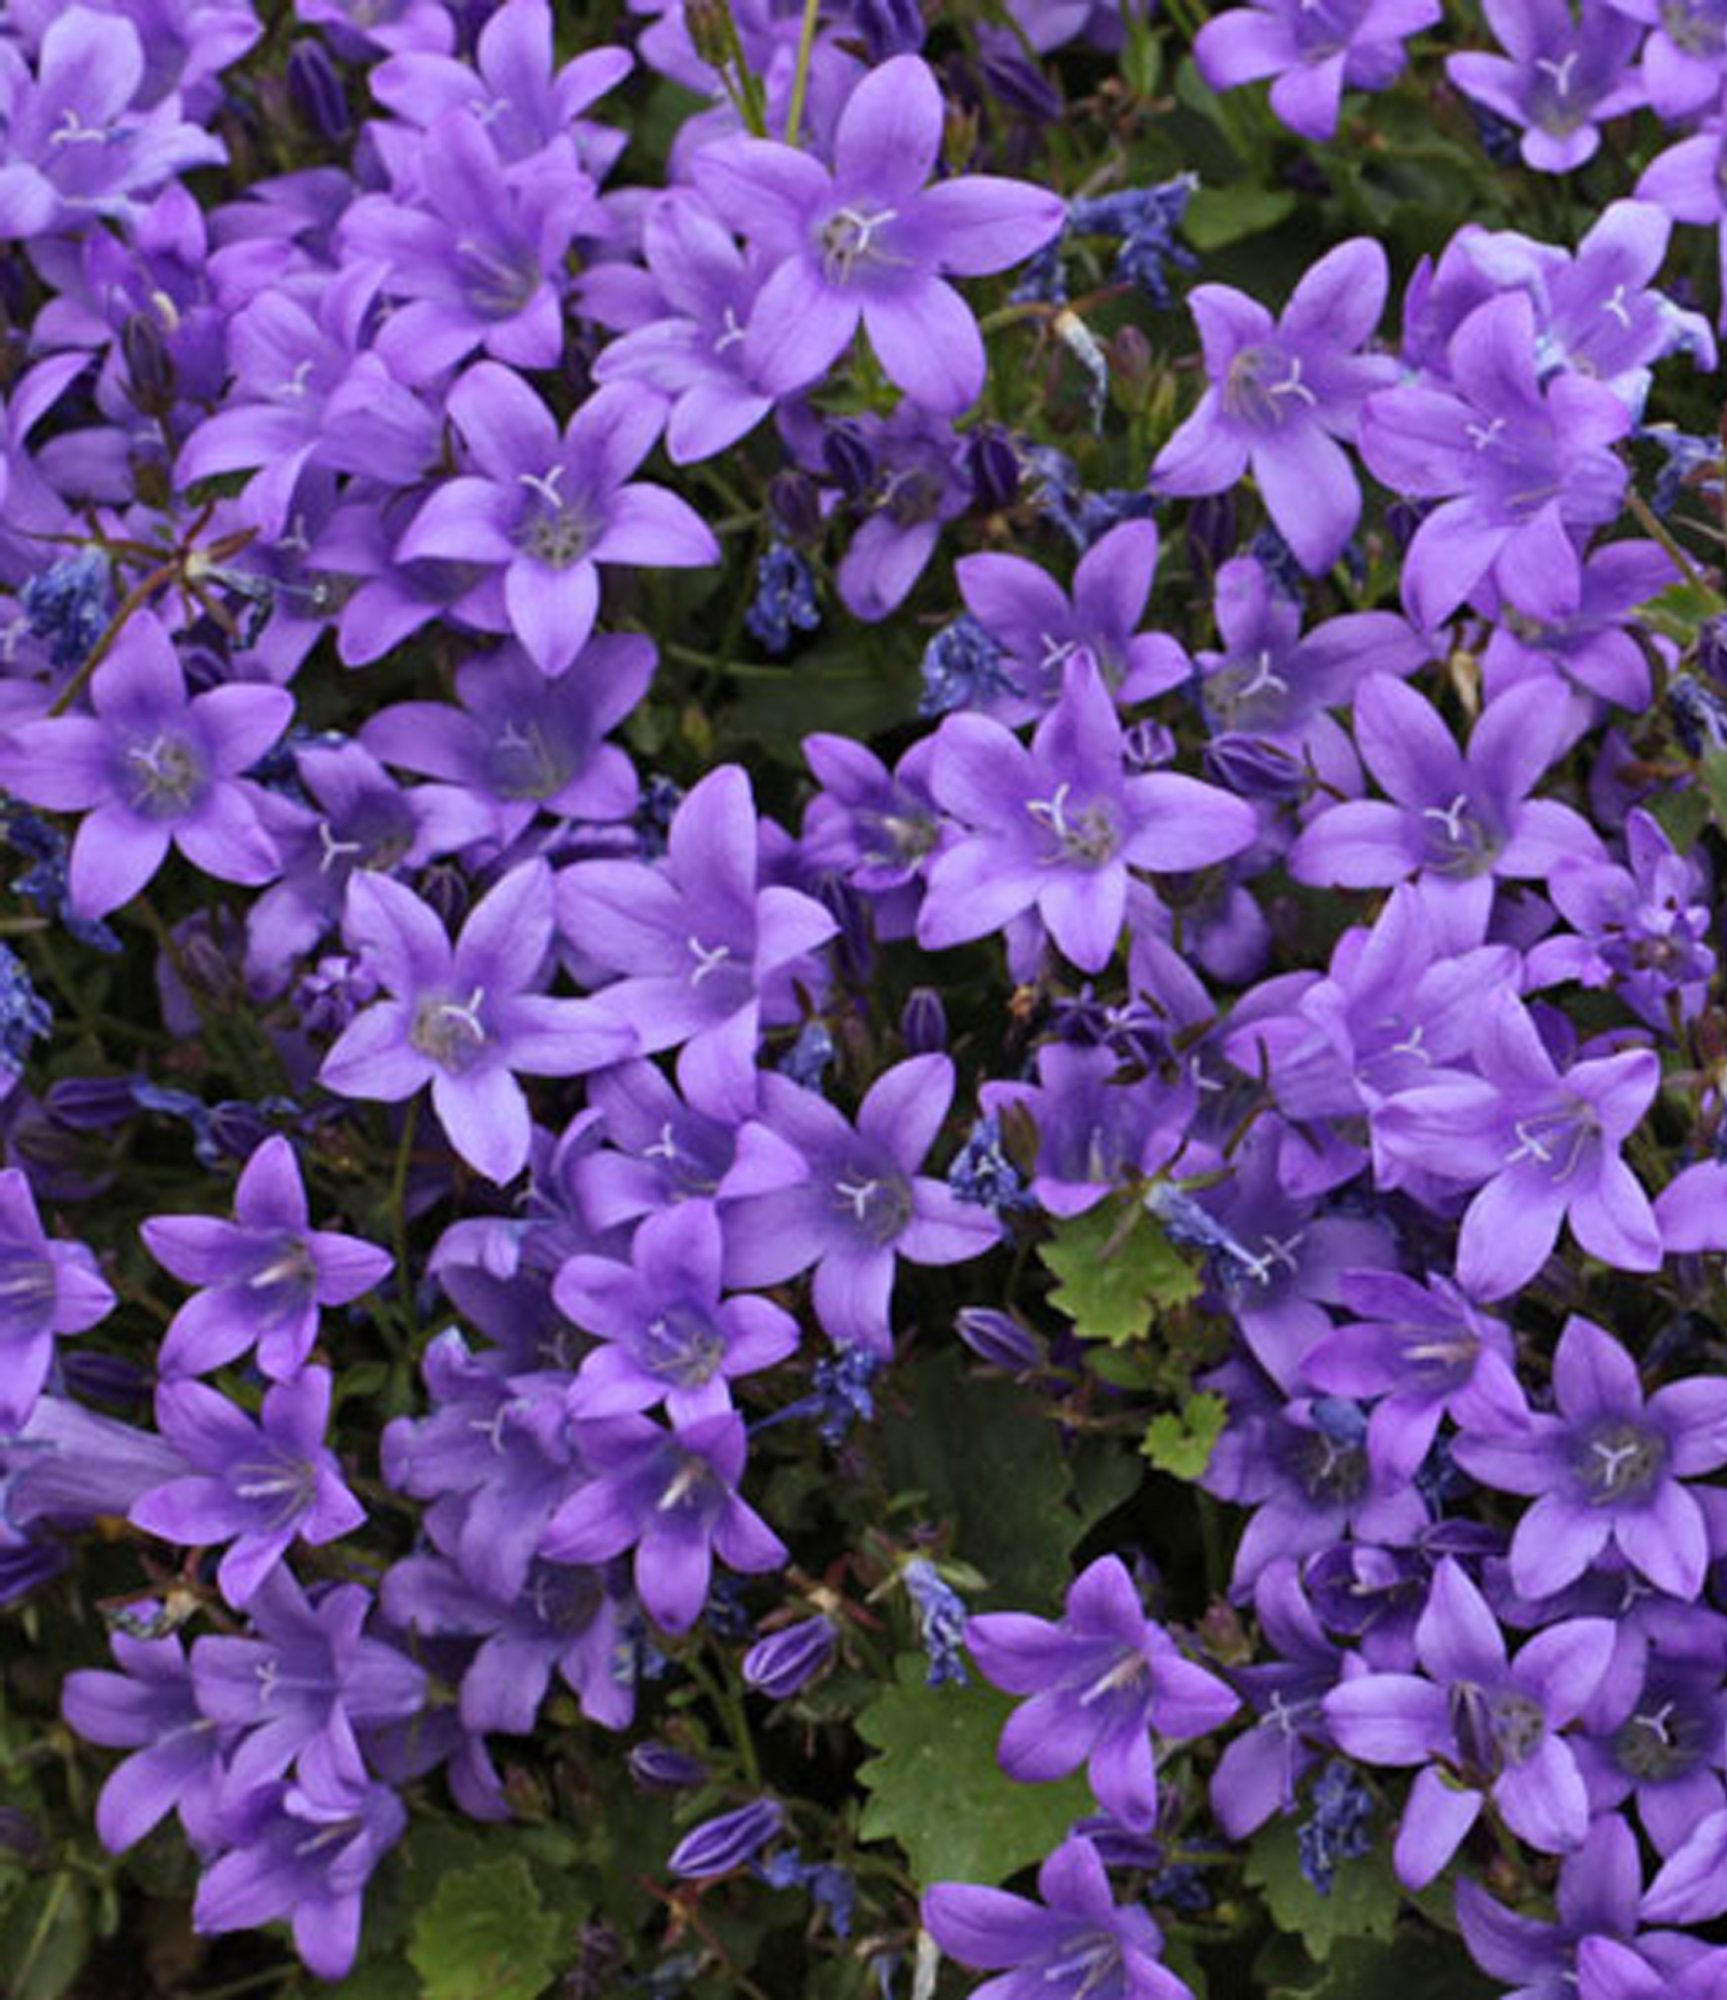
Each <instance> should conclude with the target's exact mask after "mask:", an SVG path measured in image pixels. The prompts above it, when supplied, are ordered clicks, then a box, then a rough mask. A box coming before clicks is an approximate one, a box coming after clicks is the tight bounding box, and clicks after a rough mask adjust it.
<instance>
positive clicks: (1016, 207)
mask: <svg viewBox="0 0 1727 2000" xmlns="http://www.w3.org/2000/svg"><path fill="white" fill-rule="evenodd" d="M942 121H943V110H942V97H941V89H940V86H939V85H938V84H937V82H936V80H935V76H934V73H933V72H932V71H931V70H930V68H929V66H928V65H927V64H926V63H924V62H922V61H920V60H919V58H918V57H916V56H909V55H906V56H895V57H893V58H891V59H890V60H889V61H887V62H885V63H882V64H881V65H880V66H879V67H878V68H876V69H873V70H871V71H870V72H869V73H868V74H867V75H866V76H865V77H864V79H863V81H862V82H861V83H859V84H858V86H857V87H856V89H855V90H854V91H853V92H852V94H851V96H850V97H849V98H848V99H847V101H846V106H845V109H844V110H843V111H842V112H841V113H840V118H839V123H838V126H837V128H836V129H835V133H834V146H833V151H834V168H833V172H832V173H831V174H830V173H829V172H828V170H827V169H826V168H825V167H823V166H821V165H820V164H819V163H818V162H817V161H815V160H813V159H811V158H810V157H809V156H808V155H807V154H805V153H799V152H796V151H794V150H793V149H792V148H791V147H789V146H781V145H778V144H776V143H775V142H773V141H772V140H767V139H726V140H721V141H719V142H718V143H717V144H715V145H711V146H705V147H703V148H702V150H701V151H700V152H699V153H697V154H696V156H695V159H694V160H693V162H692V163H691V173H692V175H693V178H694V180H695V183H696V186H697V188H698V189H699V190H700V191H701V193H702V194H704V195H705V196H706V197H707V199H708V202H709V203H710V205H711V206H712V207H713V208H714V209H715V210H716V211H717V212H718V213H719V214H721V215H730V216H736V217H738V218H740V219H741V220H742V221H743V226H744V227H745V229H746V231H747V233H748V234H749V236H750V238H751V240H752V242H756V243H759V244H760V246H761V248H762V249H763V250H764V251H765V252H766V253H767V254H768V255H769V256H771V257H772V258H774V259H775V260H776V261H775V267H774V269H773V271H772V273H771V275H770V276H769V277H768V279H767V281H766V282H765V284H764V285H763V286H762V289H761V292H760V294H759V295H758V297H757V299H756V301H755V305H754V307H753V309H752V310H751V313H750V318H749V324H748V326H747V328H746V330H745V337H744V360H745V363H746V365H747V366H748V367H749V368H750V370H751V372H752V373H753V375H754V377H755V379H756V381H758V382H759V383H760V384H761V386H762V388H763V389H765V390H766V391H767V392H768V393H769V394H770V395H774V396H786V395H790V394H791V393H793V392H794V391H795V390H798V389H803V388H806V387H808V386H809V384H810V383H812V382H816V381H819V380H820V379H821V377H822V376H823V375H825V374H826V373H827V371H828V369H829V368H830V367H832V365H833V363H834V362H835V361H836V360H837V359H838V358H839V355H840V354H841V352H842V351H843V350H844V348H845V347H846V346H847V344H848V343H849V342H850V341H851V339H852V337H853V336H854V335H855V333H856V332H857V328H858V322H859V320H860V319H861V320H862V322H863V325H864V327H865V329H866V330H867V332H868V334H869V338H870V345H871V346H872V347H873V348H874V349H875V353H876V358H877V360H878V361H879V362H880V363H881V365H882V369H883V371H884V372H885V373H886V375H887V376H888V379H889V380H890V381H892V382H894V383H897V384H898V386H899V387H900V388H902V389H903V390H905V392H906V393H907V395H909V396H911V397H912V398H913V399H914V400H915V401H916V402H918V403H921V404H922V405H923V406H924V408H925V409H928V410H932V411H935V412H937V413H938V414H942V415H955V414H957V413H958V412H959V411H961V410H963V409H965V408H966V406H967V405H968V404H970V403H972V402H974V401H975V400H976V398H977V395H978V392H979V391H980V390H981V389H982V387H983V380H984V351H983V339H982V336H981V335H980V334H979V332H978V330H977V322H976V321H975V320H974V319H973V318H972V316H971V312H970V309H969V308H968V307H967V306H966V304H965V302H964V300H963V299H961V298H960V296H959V294H958V293H957V292H955V291H954V289H953V288H952V286H950V285H949V284H947V283H946V281H945V278H944V276H943V275H942V274H944V273H947V274H951V275H953V276H957V277H982V276H984V275H986V274H988V273H990V272H994V271H1004V270H1006V269H1007V268H1008V266H1009V265H1011V264H1017V263H1019V262H1020V261H1021V259H1022V258H1025V257H1029V256H1030V255H1031V254H1032V252H1033V251H1035V250H1038V249H1040V248H1041V247H1042V246H1043V245H1044V244H1045V243H1047V242H1049V241H1050V239H1051V238H1052V237H1054V236H1055V235H1056V234H1057V232H1058V231H1059V230H1060V228H1061V226H1062V221H1063V217H1064V215H1065V209H1064V205H1063V203H1062V200H1061V197H1060V196H1059V195H1057V194H1054V193H1052V192H1049V191H1047V190H1045V189H1043V188H1038V187H1033V186H1031V185H1030V184H1029V183H1027V182H1023V181H1012V180H1004V179H1001V178H999V177H997V176H995V175H990V174H970V175H966V176H963V177H962V178H960V179H958V180H952V181H942V182H938V183H937V184H936V185H935V186H934V187H926V186H925V183H926V182H927V181H928V179H929V177H930V174H931V173H932V172H933V171H934V168H935V164H936V157H937V154H938V152H939V151H940V148H941V140H942Z"/></svg>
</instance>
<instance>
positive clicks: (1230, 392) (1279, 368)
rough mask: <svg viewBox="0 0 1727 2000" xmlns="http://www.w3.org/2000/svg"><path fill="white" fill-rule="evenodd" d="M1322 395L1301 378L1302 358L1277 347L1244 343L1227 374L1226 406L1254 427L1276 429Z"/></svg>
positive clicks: (1240, 421) (1238, 419) (1313, 406)
mask: <svg viewBox="0 0 1727 2000" xmlns="http://www.w3.org/2000/svg"><path fill="white" fill-rule="evenodd" d="M1318 406H1319V398H1318V397H1317V396H1316V395H1315V394H1314V393H1313V391H1312V390H1311V389H1310V388H1309V387H1308V385H1307V384H1306V383H1305V382H1304V381H1303V380H1302V379H1301V358H1300V356H1299V355H1295V354H1283V353H1280V352H1279V351H1278V349H1276V348H1275V347H1244V348H1242V350H1241V351H1240V353H1238V354H1237V355H1236V356H1235V358H1234V359H1233V360H1232V361H1231V362H1230V364H1229V369H1228V372H1227V373H1226V374H1225V376H1224V378H1223V407H1224V410H1225V412H1226V413H1227V414H1228V415H1229V416H1231V417H1233V418H1234V419H1235V421H1236V422H1237V423H1238V424H1245V425H1247V426H1248V428H1249V429H1250V430H1261V431H1265V430H1276V429H1278V428H1279V427H1280V426H1281V425H1282V424H1284V423H1286V422H1288V420H1289V419H1290V418H1291V417H1293V416H1299V415H1300V413H1301V412H1302V411H1303V410H1312V409H1317V408H1318Z"/></svg>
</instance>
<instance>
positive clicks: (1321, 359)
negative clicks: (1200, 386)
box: [1151, 237, 1397, 574]
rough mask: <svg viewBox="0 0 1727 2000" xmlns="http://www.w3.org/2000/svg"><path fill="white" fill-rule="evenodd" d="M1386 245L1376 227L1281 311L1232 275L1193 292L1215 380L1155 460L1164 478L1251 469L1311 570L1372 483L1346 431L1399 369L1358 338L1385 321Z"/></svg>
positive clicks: (1314, 272) (1209, 488) (1172, 489)
mask: <svg viewBox="0 0 1727 2000" xmlns="http://www.w3.org/2000/svg"><path fill="white" fill-rule="evenodd" d="M1387 283H1388V274H1387V267H1386V262H1385V252H1384V251H1383V250H1382V249H1381V248H1380V247H1379V245H1378V244H1377V243H1374V242H1372V241H1371V240H1369V239H1368V238H1366V237H1357V238H1355V239H1354V240H1353V241H1351V242H1349V243H1340V244H1339V245H1338V246H1337V248H1336V249H1335V250H1331V251H1328V252H1327V253H1326V255H1325V256H1323V257H1322V258H1320V260H1319V262H1318V263H1317V264H1315V265H1314V266H1313V267H1312V269H1311V270H1309V271H1308V273H1307V275H1306V276H1305V277H1304V278H1303V279H1302V280H1301V282H1300V283H1299V284H1298V285H1297V286H1296V288H1295V290H1294V291H1293V292H1292V293H1291V294H1290V299H1289V303H1288V305H1287V306H1285V307H1284V310H1283V316H1282V318H1281V319H1278V320H1273V319H1272V317H1271V315H1270V313H1268V312H1267V311H1266V309H1265V308H1264V306H1262V305H1260V304H1259V302H1258V301H1257V300H1255V299H1250V298H1248V297H1247V295H1246V294H1245V293H1244V292H1237V291H1233V290H1232V289H1231V288H1230V287H1229V286H1227V285H1198V286H1195V288H1194V289H1193V290H1192V291H1191V292H1189V293H1188V295H1187V302H1188V305H1189V306H1190V308H1191V309H1192V312H1193V316H1194V319H1195V321H1196V322H1197V324H1198V327H1199V337H1200V342H1201V344H1202V346H1203V348H1204V350H1205V372H1206V375H1207V378H1208V382H1209V386H1208V387H1207V388H1206V391H1205V393H1204V395H1203V396H1201V398H1200V401H1199V407H1198V408H1197V409H1196V410H1195V411H1194V412H1193V414H1192V416H1190V417H1189V418H1188V419H1187V421H1186V423H1184V424H1183V425H1182V426H1181V428H1180V429H1179V430H1178V431H1177V432H1176V434H1175V435H1174V437H1172V438H1171V439H1170V441H1169V442H1168V444H1166V445H1165V446H1164V448H1163V450H1162V451H1161V452H1159V453H1158V456H1157V461H1156V463H1155V464H1154V465H1153V466H1152V468H1151V483H1152V486H1153V488H1154V490H1156V491H1158V492H1162V493H1173V494H1179V495H1193V494H1198V493H1221V492H1223V491H1224V490H1225V489H1226V488H1228V487H1231V486H1233V485H1234V484H1235V483H1236V481H1237V480H1238V479H1240V478H1241V476H1242V474H1243V473H1245V472H1247V471H1249V470H1250V469H1251V471H1252V473H1253V476H1254V479H1255V481H1256V482H1257V483H1258V486H1259V491H1260V497H1261V498H1262V499H1263V500H1264V502H1265V508H1266V512H1267V513H1268V514H1270V516H1271V518H1272V520H1273V521H1274V522H1275V523H1276V525H1277V530H1278V532H1279V533H1280V534H1281V535H1282V536H1283V538H1284V540H1285V541H1286V542H1287V543H1288V544H1289V546H1290V548H1291V549H1292V550H1293V551H1294V553H1295V557H1296V560H1297V561H1298V562H1299V563H1300V564H1301V566H1302V568H1303V569H1305V570H1307V571H1308V572H1309V573H1310V574H1318V573H1319V572H1320V571H1322V570H1327V569H1329V568H1330V567H1331V565H1332V564H1333V563H1334V562H1335V561H1336V560H1337V558H1338V556H1339V555H1340V554H1341V553H1342V551H1343V545H1344V543H1345V542H1347V541H1348V540H1349V537H1350V536H1351V535H1352V534H1353V533H1354V531H1355V524H1356V522H1357V521H1358V520H1359V518H1360V516H1361V489H1360V487H1359V486H1358V485H1357V484H1356V480H1355V474H1354V472H1353V471H1352V470H1351V469H1350V464H1349V458H1348V455H1347V453H1346V452H1345V451H1344V449H1343V446H1342V445H1341V444H1339V442H1338V439H1339V438H1342V439H1345V440H1348V441H1350V442H1353V440H1354V437H1355V429H1356V419H1357V416H1358V414H1359V412H1360V409H1361V405H1362V400H1363V398H1364V397H1366V396H1367V395H1368V393H1369V392H1370V391H1372V390H1374V389H1378V388H1381V387H1382V386H1383V385H1384V384H1386V383H1388V382H1390V381H1392V380H1394V379H1395V377H1396V373H1397V369H1396V364H1395V363H1394V362H1392V361H1391V360H1390V359H1389V358H1385V357H1379V356H1371V355H1362V354H1359V353H1357V352H1356V350H1357V349H1358V348H1359V347H1360V346H1361V345H1362V343H1363V342H1364V341H1365V340H1367V339H1368V337H1369V336H1370V335H1371V334H1372V332H1373V330H1374V328H1375V327H1376V326H1377V325H1378V324H1379V315H1380V314H1381V312H1383V311H1384V309H1385V291H1386V285H1387Z"/></svg>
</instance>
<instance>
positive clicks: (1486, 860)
mask: <svg viewBox="0 0 1727 2000" xmlns="http://www.w3.org/2000/svg"><path fill="white" fill-rule="evenodd" d="M1421 826H1422V847H1423V857H1422V858H1423V862H1424V865H1425V866H1427V867H1429V868H1431V869H1433V871H1434V872H1435V873H1436V874H1439V875H1458V876H1471V875H1485V874H1487V873H1488V872H1489V871H1490V870H1491V869H1492V866H1493V858H1494V856H1495V855H1496V854H1497V853H1498V852H1499V848H1500V841H1499V838H1498V836H1497V835H1496V834H1495V833H1494V832H1493V830H1492V829H1491V828H1490V827H1489V826H1488V825H1487V823H1486V822H1485V821H1484V820H1483V819H1482V818H1481V816H1480V814H1479V813H1478V812H1477V811H1476V808H1475V806H1474V803H1473V802H1472V801H1471V800H1470V798H1469V796H1468V795H1467V793H1464V792H1459V793H1458V794H1457V796H1456V798H1454V799H1453V800H1452V801H1451V803H1450V804H1449V805H1448V806H1424V807H1423V808H1422V812H1421Z"/></svg>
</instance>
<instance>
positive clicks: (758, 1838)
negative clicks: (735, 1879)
mask: <svg viewBox="0 0 1727 2000" xmlns="http://www.w3.org/2000/svg"><path fill="white" fill-rule="evenodd" d="M784 1819H785V1813H784V1811H783V1810H782V1808H781V1807H780V1805H779V1804H778V1802H777V1801H776V1800H774V1799H757V1800H756V1801H755V1803H754V1804H753V1805H747V1806H740V1807H739V1808H738V1810H737V1811H736V1812H729V1813H721V1814H720V1816H719V1818H718V1819H708V1820H703V1822H702V1823H701V1825H700V1826H698V1827H694V1828H692V1829H691V1830H690V1832H688V1833H686V1834H685V1835H684V1837H683V1839H682V1840H680V1841H679V1842H678V1844H677V1846H676V1847H674V1848H673V1849H672V1852H671V1858H670V1859H669V1860H668V1861H667V1863H666V1867H667V1868H668V1869H669V1870H670V1872H671V1873H672V1874H674V1875H683V1876H686V1877H688V1876H695V1877H701V1876H706V1875H726V1874H729V1873H730V1872H731V1870H732V1869H734V1868H740V1867H742V1866H743V1864H744V1863H745V1862H746V1861H747V1860H748V1859H749V1858H750V1856H751V1855H752V1854H754V1853H755V1852H756V1850H757V1849H758V1848H762V1847H765V1846H766V1845H767V1844H768V1842H769V1841H770V1840H772V1839H773V1837H774V1835H775V1834H776V1833H778V1832H779V1830H780V1827H781V1824H782V1823H783V1821H784Z"/></svg>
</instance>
